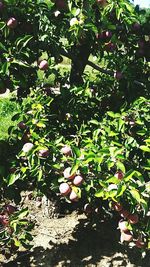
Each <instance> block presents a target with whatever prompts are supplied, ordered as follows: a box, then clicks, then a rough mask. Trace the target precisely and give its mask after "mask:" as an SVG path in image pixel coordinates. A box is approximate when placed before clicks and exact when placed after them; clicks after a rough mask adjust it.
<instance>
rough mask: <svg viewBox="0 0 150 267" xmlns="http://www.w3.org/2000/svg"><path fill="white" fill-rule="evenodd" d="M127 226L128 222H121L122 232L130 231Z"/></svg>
mask: <svg viewBox="0 0 150 267" xmlns="http://www.w3.org/2000/svg"><path fill="white" fill-rule="evenodd" d="M127 224H128V222H127V221H124V220H120V221H119V224H118V227H119V229H120V231H121V232H127V231H128V227H127Z"/></svg>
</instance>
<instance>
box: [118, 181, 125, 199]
mask: <svg viewBox="0 0 150 267" xmlns="http://www.w3.org/2000/svg"><path fill="white" fill-rule="evenodd" d="M126 188H127V187H126V185H125V184H124V185H120V186H119V187H118V191H117V197H120V196H122V195H123V193H124V191H125V190H126Z"/></svg>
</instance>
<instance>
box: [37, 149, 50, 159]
mask: <svg viewBox="0 0 150 267" xmlns="http://www.w3.org/2000/svg"><path fill="white" fill-rule="evenodd" d="M38 155H39V157H42V158H47V157H48V156H49V150H48V149H40V150H39V152H38Z"/></svg>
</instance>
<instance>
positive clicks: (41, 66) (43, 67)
mask: <svg viewBox="0 0 150 267" xmlns="http://www.w3.org/2000/svg"><path fill="white" fill-rule="evenodd" d="M38 66H39V69H40V70H47V69H48V67H49V65H48V62H47V60H45V59H43V60H41V61H40V62H39V64H38Z"/></svg>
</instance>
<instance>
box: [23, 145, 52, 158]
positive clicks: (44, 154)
mask: <svg viewBox="0 0 150 267" xmlns="http://www.w3.org/2000/svg"><path fill="white" fill-rule="evenodd" d="M33 147H34V144H33V143H25V144H24V145H23V148H22V151H23V152H24V153H28V152H29V151H30V150H31V149H32V148H33ZM38 156H39V157H42V158H47V157H48V156H49V150H48V149H47V148H45V149H40V150H39V151H38Z"/></svg>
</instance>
